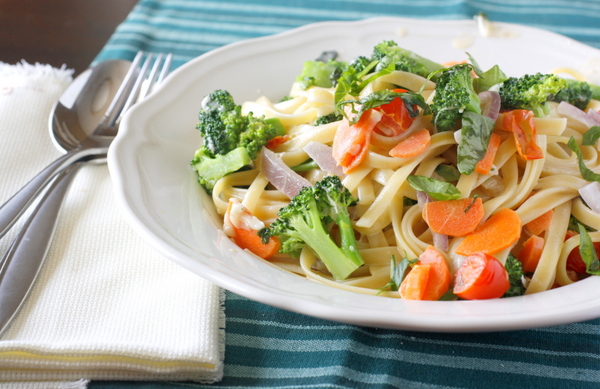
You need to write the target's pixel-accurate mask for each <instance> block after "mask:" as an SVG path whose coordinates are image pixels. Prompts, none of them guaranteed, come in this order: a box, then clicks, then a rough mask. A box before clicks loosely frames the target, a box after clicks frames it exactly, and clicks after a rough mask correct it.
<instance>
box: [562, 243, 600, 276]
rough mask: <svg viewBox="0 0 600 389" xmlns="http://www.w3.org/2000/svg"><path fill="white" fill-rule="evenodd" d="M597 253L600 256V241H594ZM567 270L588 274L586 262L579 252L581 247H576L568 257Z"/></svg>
mask: <svg viewBox="0 0 600 389" xmlns="http://www.w3.org/2000/svg"><path fill="white" fill-rule="evenodd" d="M594 248H595V249H596V255H598V256H599V257H600V242H594ZM567 270H571V271H574V272H575V273H577V274H587V272H586V266H585V262H583V259H582V258H581V254H580V253H579V247H575V248H574V249H573V251H571V253H570V254H569V256H568V257H567Z"/></svg>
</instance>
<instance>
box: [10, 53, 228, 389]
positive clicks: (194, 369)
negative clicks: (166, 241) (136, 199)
mask: <svg viewBox="0 0 600 389" xmlns="http://www.w3.org/2000/svg"><path fill="white" fill-rule="evenodd" d="M71 74H72V72H70V71H69V70H66V69H64V67H63V69H55V68H52V67H49V66H46V65H39V64H36V65H31V64H27V63H25V62H23V63H20V64H16V65H8V64H3V63H0V177H2V179H1V184H0V203H4V201H5V200H7V199H8V198H9V197H10V196H11V195H12V194H13V193H14V192H15V191H16V190H17V189H19V188H20V187H21V186H22V185H23V184H25V183H26V182H27V181H28V180H29V179H30V178H32V177H33V176H34V175H35V174H36V173H37V172H38V171H39V170H40V169H41V168H43V167H44V166H46V165H47V164H48V163H49V162H51V161H52V160H54V159H55V158H56V157H58V156H59V155H60V153H59V152H58V151H57V149H56V148H55V147H54V145H53V144H52V142H51V140H50V136H49V131H48V121H49V120H48V119H49V115H50V112H51V110H52V107H53V104H54V102H55V101H56V100H57V99H58V97H59V95H60V93H61V92H62V90H64V88H65V87H66V86H67V84H68V82H69V81H70V80H71ZM21 224H22V222H19V223H18V224H17V225H16V228H13V229H12V230H11V232H10V233H9V234H8V235H7V236H5V237H4V238H3V239H2V240H0V255H2V254H3V253H4V252H5V251H6V249H7V248H8V246H9V244H10V242H11V241H12V238H13V237H14V235H16V232H17V229H18V227H19V226H20V225H21ZM223 299H224V294H223V291H222V290H220V289H219V288H218V287H216V286H214V285H212V284H211V283H209V282H207V281H206V280H204V279H202V278H200V277H198V276H197V275H195V274H192V273H191V272H189V271H187V270H185V269H183V268H181V267H180V266H178V265H176V264H174V263H173V262H171V261H169V260H168V259H166V258H164V257H162V256H161V255H160V254H158V253H157V252H156V251H154V250H153V249H152V248H150V247H149V245H148V244H147V243H146V242H144V241H142V239H141V238H139V237H138V236H137V235H136V234H135V232H134V231H133V230H132V229H131V228H130V227H129V225H128V224H127V223H126V221H125V220H124V217H123V216H122V213H121V211H120V209H119V206H118V204H116V201H115V199H114V197H113V193H112V185H111V181H110V177H109V173H108V168H107V166H106V164H103V165H90V166H85V167H84V168H82V169H81V170H80V172H79V173H78V175H77V177H76V178H75V181H74V182H73V184H72V186H71V188H70V190H69V194H68V196H67V198H66V200H65V202H64V204H63V208H62V213H61V215H60V219H59V224H58V227H57V229H56V233H55V237H54V241H53V244H52V246H51V248H50V251H49V253H48V257H47V259H46V262H45V263H44V266H43V268H42V270H41V272H40V274H39V277H38V279H37V281H36V283H35V285H34V287H33V289H32V291H31V293H30V295H29V298H28V299H27V300H26V302H25V304H24V306H23V308H22V309H21V311H20V312H19V314H18V316H17V317H16V318H15V319H14V320H13V322H12V324H11V326H10V328H8V330H7V331H6V332H5V333H4V334H2V336H1V337H0V387H2V384H3V383H4V385H13V384H14V382H15V381H20V382H21V385H23V384H27V382H32V381H44V382H45V384H44V387H50V384H51V381H55V382H54V383H55V384H56V385H58V386H60V385H63V384H64V383H61V382H59V381H61V380H62V381H69V380H73V381H77V382H78V383H80V384H81V385H83V386H85V383H86V381H87V380H91V379H102V380H193V381H201V382H214V381H217V380H220V379H221V377H222V373H223V354H224V323H225V318H224V312H223ZM79 380H80V381H79ZM10 387H13V386H10Z"/></svg>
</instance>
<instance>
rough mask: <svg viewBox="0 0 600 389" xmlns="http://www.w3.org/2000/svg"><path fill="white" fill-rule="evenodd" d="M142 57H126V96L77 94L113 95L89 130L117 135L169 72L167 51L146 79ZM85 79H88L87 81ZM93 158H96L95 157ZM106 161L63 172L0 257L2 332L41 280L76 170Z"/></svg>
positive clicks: (101, 157) (106, 94)
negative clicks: (123, 117) (126, 114)
mask: <svg viewBox="0 0 600 389" xmlns="http://www.w3.org/2000/svg"><path fill="white" fill-rule="evenodd" d="M138 57H139V58H140V59H141V54H138V56H137V57H136V59H135V60H134V62H133V63H132V64H129V62H127V61H121V62H125V63H126V65H127V66H130V68H129V70H128V71H127V74H126V75H125V78H124V79H123V80H122V83H123V84H124V85H127V84H129V80H130V78H133V83H132V85H133V87H132V88H131V89H129V90H126V91H125V92H126V94H125V95H123V94H121V92H122V91H123V88H119V90H118V91H117V92H116V94H114V93H112V90H113V89H114V88H112V89H110V90H103V88H104V89H105V88H106V86H105V84H104V83H101V84H98V86H97V88H96V89H89V90H91V91H92V92H93V94H92V95H91V96H83V97H82V98H79V97H78V99H79V100H80V101H82V100H90V101H92V102H93V101H95V100H97V99H99V98H100V99H101V101H102V102H104V100H105V99H106V98H109V100H110V101H112V102H111V104H110V106H109V107H108V111H106V114H105V115H103V116H102V118H101V119H100V121H99V122H97V123H96V122H95V121H93V120H92V119H91V118H90V117H88V119H90V126H89V128H91V129H94V130H93V134H94V136H96V135H98V134H103V136H110V135H104V134H106V133H108V134H112V133H114V135H116V131H117V129H118V127H119V122H120V117H121V116H120V113H121V112H123V113H124V112H126V111H127V110H128V109H129V107H130V106H131V105H133V104H134V103H135V102H136V101H138V100H141V99H143V98H144V97H145V96H146V95H147V94H148V93H149V92H150V91H151V90H152V87H153V86H154V85H157V84H159V83H160V82H162V80H163V79H164V77H165V76H166V74H167V73H168V71H169V68H170V65H171V58H172V57H171V55H168V56H167V57H166V58H165V60H164V62H163V63H162V70H161V71H160V74H159V66H160V65H161V61H162V59H163V56H162V54H160V55H159V56H158V57H157V58H156V61H155V62H154V66H153V67H152V70H151V71H150V74H149V75H148V78H147V79H146V76H147V74H148V70H149V66H150V61H151V59H152V57H153V56H152V54H149V55H148V57H147V58H146V61H145V62H144V64H143V65H142V66H141V68H140V69H138V63H139V60H138ZM107 80H108V79H107ZM111 80H112V79H111ZM86 81H87V82H89V81H88V80H87V79H86ZM86 81H83V82H86ZM75 82H78V80H75V81H74V83H75ZM144 82H146V84H145V87H146V89H144ZM73 90H75V89H73ZM86 90H87V89H85V85H84V87H83V88H77V91H78V92H79V93H85V91H86ZM70 93H71V91H66V92H65V94H64V95H63V96H62V97H61V99H62V98H63V97H64V98H71V95H70ZM99 96H100V97H99ZM64 100H65V99H62V100H59V103H58V104H57V105H56V109H55V113H54V114H53V115H52V118H53V119H51V121H50V128H51V133H52V134H53V135H54V137H55V138H56V139H55V143H57V145H58V144H59V143H61V142H66V141H67V140H69V139H68V138H65V137H64V136H59V134H62V133H63V132H57V130H62V129H63V127H61V126H57V125H56V124H55V119H56V118H57V117H65V118H68V117H69V116H68V115H69V114H65V115H63V116H61V115H58V114H57V110H60V109H62V108H60V107H61V106H65V101H64ZM75 101H77V99H75ZM73 106H74V105H73ZM83 106H84V107H92V108H93V107H94V106H95V105H94V104H93V103H92V104H91V105H89V104H88V105H83ZM98 106H99V107H100V106H101V107H104V106H105V104H104V103H102V104H99V105H98ZM100 109H101V110H102V112H105V109H104V108H100ZM58 112H60V111H58ZM81 127H83V126H81ZM67 128H68V127H67ZM74 128H75V129H80V127H79V126H75V127H74ZM114 135H113V137H114ZM88 137H89V135H88ZM73 144H75V143H73ZM59 147H61V148H62V147H63V146H62V144H60V145H59ZM67 147H69V144H68V143H67V144H66V146H65V149H66V148H67ZM89 158H92V159H91V160H90V159H89ZM105 160H106V153H104V154H97V155H94V156H92V155H89V156H88V157H85V158H83V159H81V160H78V161H76V162H74V163H72V164H71V165H69V166H67V167H66V168H65V169H63V170H62V171H60V172H59V173H58V174H57V175H56V177H55V178H54V180H53V181H52V185H51V186H50V188H49V189H48V190H47V191H46V192H45V194H44V196H42V198H41V200H40V202H39V203H38V205H37V206H36V207H35V209H34V211H33V212H32V213H31V216H29V218H28V220H27V221H26V223H25V225H24V226H23V228H22V230H21V232H20V233H19V234H18V235H17V237H16V238H15V240H14V241H13V243H12V244H11V246H10V247H9V249H8V251H7V252H6V253H5V255H4V256H3V257H2V258H1V259H0V334H2V333H3V332H4V331H5V330H6V329H7V328H8V326H9V325H10V323H11V321H12V319H13V318H14V317H15V316H16V314H17V313H18V311H19V309H20V307H21V305H22V304H23V302H24V300H25V298H26V297H27V295H28V294H29V291H30V289H31V287H32V286H33V283H34V282H35V279H36V278H37V275H38V273H39V271H40V269H41V267H42V264H43V262H44V260H45V258H46V253H47V251H48V248H49V247H50V242H51V240H52V236H53V235H54V229H55V227H56V223H57V220H58V214H59V211H60V208H61V204H62V202H63V199H64V197H65V195H66V193H67V191H68V189H69V186H70V184H71V182H72V181H73V178H74V177H75V174H76V173H77V171H78V170H79V168H80V167H81V166H83V164H84V163H88V162H102V161H105Z"/></svg>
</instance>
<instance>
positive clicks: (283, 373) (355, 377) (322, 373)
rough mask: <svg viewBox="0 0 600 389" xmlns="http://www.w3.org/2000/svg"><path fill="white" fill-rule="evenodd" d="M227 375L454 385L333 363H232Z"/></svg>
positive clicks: (421, 388)
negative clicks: (299, 365)
mask: <svg viewBox="0 0 600 389" xmlns="http://www.w3.org/2000/svg"><path fill="white" fill-rule="evenodd" d="M324 363H325V361H324ZM226 374H227V376H228V377H237V378H252V377H265V376H266V377H269V378H271V379H293V378H302V379H307V378H310V377H315V378H316V377H327V376H332V375H335V376H338V377H344V378H346V379H348V380H351V381H354V382H356V383H362V384H380V385H381V384H388V385H393V386H395V387H398V388H406V387H409V388H411V389H434V388H435V389H453V388H456V387H454V386H445V385H444V386H440V385H430V384H426V383H423V382H419V381H412V380H406V379H402V378H399V377H395V376H390V375H388V374H371V373H364V372H360V371H357V370H354V369H350V368H348V367H345V366H340V365H334V366H327V367H309V368H275V367H254V366H240V365H233V366H228V367H227V372H226Z"/></svg>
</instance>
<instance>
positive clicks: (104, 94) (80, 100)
mask: <svg viewBox="0 0 600 389" xmlns="http://www.w3.org/2000/svg"><path fill="white" fill-rule="evenodd" d="M130 68H131V62H130V61H125V60H109V61H104V62H101V63H99V64H98V65H96V66H95V67H93V68H90V69H88V70H86V71H84V72H83V73H81V74H80V75H79V76H78V77H77V78H76V79H75V80H74V81H73V82H72V83H71V84H70V85H69V86H68V87H67V89H66V90H65V91H64V92H63V94H62V95H61V96H60V98H59V100H58V101H57V103H56V104H55V106H54V109H53V113H52V115H51V116H50V123H49V128H50V137H51V139H52V141H53V142H54V145H55V146H56V147H57V148H58V149H59V150H60V151H62V152H63V153H67V152H69V151H71V150H74V149H78V148H81V147H82V145H89V146H92V147H101V148H104V147H106V148H107V147H108V146H109V145H110V142H111V141H112V140H113V138H114V136H115V135H116V133H110V132H108V131H105V132H106V133H100V134H97V133H95V130H96V129H97V128H98V126H99V125H100V123H101V122H102V120H103V118H104V115H105V112H106V111H107V110H108V107H109V105H110V103H111V101H112V100H113V98H114V96H115V95H116V94H117V92H118V91H119V87H120V85H121V83H122V82H123V80H124V79H125V77H126V76H127V73H128V71H129V69H130ZM99 161H100V160H99ZM100 162H101V161H100Z"/></svg>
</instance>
